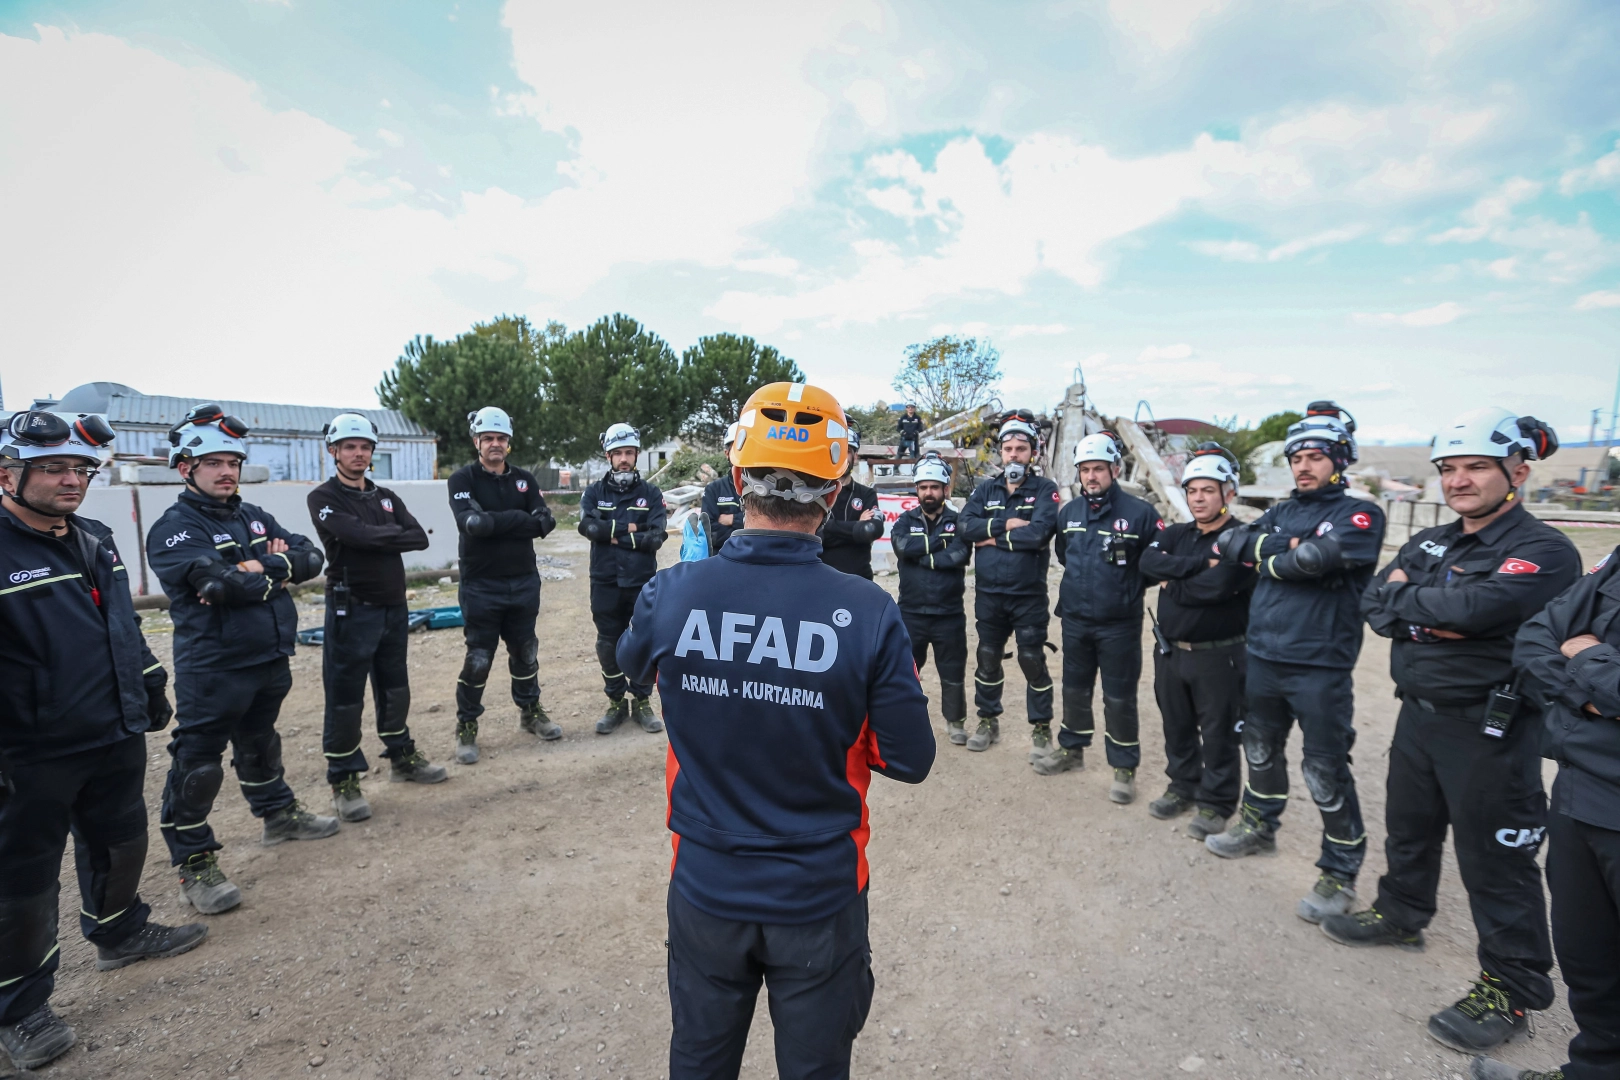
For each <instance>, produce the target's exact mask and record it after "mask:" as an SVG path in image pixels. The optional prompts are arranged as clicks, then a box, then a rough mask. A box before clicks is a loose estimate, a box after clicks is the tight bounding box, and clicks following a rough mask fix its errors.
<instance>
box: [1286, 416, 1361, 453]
mask: <svg viewBox="0 0 1620 1080" xmlns="http://www.w3.org/2000/svg"><path fill="white" fill-rule="evenodd" d="M1344 412H1345V411H1344V410H1343V409H1341V408H1340V407H1339V406H1338V405H1335V404H1334V403H1333V402H1331V401H1313V402H1311V403H1310V404H1309V405H1307V406H1306V407H1305V416H1304V418H1303V419H1300V420H1297V421H1295V422H1294V423H1292V424H1290V425H1288V434H1287V436H1286V437H1285V438H1284V439H1283V457H1285V458H1291V457H1293V456H1294V455H1295V454H1297V453H1298V452H1299V451H1301V450H1320V451H1322V453H1324V454H1326V455H1327V456H1328V457H1330V458H1332V459H1333V463H1334V464H1335V465H1337V466H1338V467H1339V468H1340V469H1345V468H1347V467H1349V466H1351V465H1354V464H1355V463H1356V460H1357V459H1358V458H1359V457H1360V456H1361V455H1360V451H1359V450H1358V449H1357V447H1356V420H1355V417H1353V416H1350V415H1349V414H1348V413H1345V415H1343V416H1341V415H1340V414H1341V413H1344Z"/></svg>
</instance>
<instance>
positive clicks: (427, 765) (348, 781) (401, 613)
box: [308, 413, 445, 821]
mask: <svg viewBox="0 0 1620 1080" xmlns="http://www.w3.org/2000/svg"><path fill="white" fill-rule="evenodd" d="M326 449H327V452H328V453H330V454H331V455H332V466H333V471H334V473H335V475H334V476H333V477H332V478H331V479H330V480H328V481H326V483H324V484H322V485H320V486H319V487H317V488H316V489H315V490H313V491H311V492H310V493H309V499H308V505H309V517H310V520H311V521H313V522H314V523H315V533H316V535H317V536H319V537H320V540H321V548H322V549H323V550H324V551H325V552H326V559H327V563H326V633H325V635H324V637H323V638H322V640H321V676H322V682H323V684H324V686H325V689H326V724H325V728H324V731H323V734H322V737H321V743H322V747H321V748H322V749H323V750H324V751H325V752H326V782H327V783H328V784H331V785H332V806H333V808H334V809H335V810H337V816H338V817H339V818H341V819H342V820H344V821H365V820H366V819H367V818H369V817H370V816H371V804H370V803H368V802H367V801H366V797H365V794H364V792H362V791H361V790H360V774H361V773H363V772H366V771H367V770H368V769H369V768H370V766H369V765H368V764H367V763H366V755H365V752H364V751H363V750H361V749H360V742H361V738H360V717H361V713H362V711H363V710H364V708H365V698H366V680H367V679H368V678H369V679H370V680H371V700H372V704H373V706H374V708H375V709H376V713H377V716H376V719H377V737H378V738H380V739H381V740H382V744H383V747H384V749H383V756H384V757H386V758H387V759H388V760H389V762H390V763H391V766H390V769H389V777H388V778H389V779H390V780H393V781H413V782H415V783H418V784H437V783H439V782H440V781H442V780H444V779H445V768H444V766H443V765H434V764H432V763H431V762H429V761H428V759H427V755H426V754H424V753H422V752H421V751H420V750H418V749H417V748H416V743H415V742H414V741H413V740H412V739H411V729H410V726H409V724H408V723H407V718H408V717H409V716H410V711H411V677H410V671H409V668H408V667H407V664H406V660H407V657H408V654H409V651H410V629H411V628H410V612H409V611H408V610H407V609H406V607H405V560H404V559H403V558H402V557H401V556H402V553H403V552H407V551H425V550H427V546H428V537H427V530H426V529H424V528H422V526H421V525H420V524H418V522H417V520H416V519H415V518H414V517H412V516H411V512H410V511H409V510H407V509H406V508H405V500H403V499H401V498H400V497H399V496H398V495H396V494H395V493H394V492H392V491H390V490H388V489H387V488H385V487H378V486H377V485H376V484H375V483H373V482H372V481H371V480H370V479H369V478H368V477H367V476H366V473H367V472H369V471H370V470H371V456H372V453H373V452H374V451H375V450H376V449H377V425H376V424H374V423H372V422H371V420H370V418H369V417H366V416H363V415H361V414H360V413H341V414H339V415H338V416H336V417H334V418H333V420H332V422H331V423H329V424H327V425H326Z"/></svg>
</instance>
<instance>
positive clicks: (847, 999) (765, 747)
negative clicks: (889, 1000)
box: [618, 383, 934, 1080]
mask: <svg viewBox="0 0 1620 1080" xmlns="http://www.w3.org/2000/svg"><path fill="white" fill-rule="evenodd" d="M776 409H787V410H790V411H791V413H793V414H794V415H793V419H794V420H801V421H802V419H803V418H804V417H806V416H810V417H814V421H813V422H810V423H805V422H800V423H795V424H781V423H778V422H777V421H773V420H770V419H768V418H767V417H766V416H765V415H764V414H765V413H766V412H767V411H771V410H776ZM743 417H744V421H745V422H746V421H747V419H749V418H750V417H751V418H753V419H754V420H755V423H754V424H753V426H744V427H743V428H742V430H741V432H740V434H739V436H738V444H737V448H736V451H735V454H736V456H735V457H734V459H733V465H734V468H733V477H734V479H735V481H736V485H737V488H738V490H740V491H742V493H743V502H744V504H745V506H746V511H747V514H748V528H746V529H744V530H742V531H741V532H739V533H736V534H735V535H733V536H732V538H731V540H730V542H729V543H727V544H726V546H725V547H724V548H722V549H721V550H720V554H719V556H718V557H717V558H713V559H703V560H701V561H698V562H683V563H678V564H676V565H675V566H673V567H671V568H670V569H668V570H665V571H664V572H662V573H661V574H659V575H658V576H657V577H656V578H654V579H653V580H652V581H651V582H650V583H648V585H647V586H646V587H645V588H644V589H642V590H641V593H640V596H639V599H638V600H637V601H636V609H635V619H634V621H633V624H632V626H631V628H630V629H629V630H628V631H626V633H625V634H624V636H623V637H622V638H620V639H619V648H618V657H619V662H620V666H621V667H622V668H623V669H624V671H625V672H626V673H627V674H628V675H629V676H630V677H631V678H633V679H648V680H650V679H652V678H653V677H654V676H655V675H656V677H657V679H658V682H659V695H660V697H661V699H662V700H663V703H664V710H665V715H666V716H667V717H668V718H669V738H670V741H669V749H668V763H667V768H666V775H667V776H668V791H669V816H668V821H669V828H670V830H671V831H672V832H673V833H674V834H675V837H674V845H675V858H674V862H673V865H672V866H671V874H670V878H671V880H670V890H669V938H668V950H669V999H670V1010H671V1012H672V1014H673V1019H674V1032H673V1034H672V1035H671V1036H670V1049H669V1059H670V1060H669V1078H670V1080H700V1078H701V1080H728V1078H734V1077H736V1076H737V1074H738V1072H739V1071H740V1069H741V1067H742V1059H743V1051H744V1049H745V1048H746V1045H747V1040H748V1029H749V1025H750V1023H751V1021H752V1019H753V1013H754V1005H755V1001H756V999H757V998H758V996H759V986H760V983H761V981H763V982H764V984H765V989H766V992H767V993H768V994H769V999H770V1011H771V1020H772V1023H773V1025H774V1027H775V1030H776V1069H777V1075H778V1076H780V1077H781V1078H782V1080H811V1078H814V1080H837V1078H841V1077H848V1076H849V1069H850V1050H851V1047H852V1045H853V1043H854V1040H855V1036H856V1035H857V1034H859V1033H860V1030H861V1028H862V1026H863V1025H864V1024H865V1022H866V1016H867V1013H868V1010H869V1009H870V1008H871V1004H872V991H873V978H872V963H871V946H870V944H869V942H868V937H867V879H868V870H867V861H866V841H867V837H868V836H869V834H870V825H869V822H868V817H867V808H866V789H867V787H868V785H869V784H870V782H871V774H872V773H873V772H874V771H875V772H879V773H882V774H883V775H885V776H889V777H892V778H894V779H896V780H900V781H902V782H905V783H913V784H915V783H920V782H921V781H922V780H923V779H924V778H925V777H926V776H927V775H928V770H929V768H930V767H931V766H932V764H933V760H934V735H933V732H932V731H930V730H929V724H928V700H927V699H926V698H925V697H924V696H923V692H922V687H921V686H920V685H918V682H917V675H916V670H915V668H914V667H913V665H912V657H911V648H910V645H909V643H908V641H907V638H906V629H905V625H904V624H903V623H902V622H901V617H900V612H899V611H898V610H896V608H895V605H894V601H893V600H891V599H890V598H889V596H888V594H887V593H885V592H884V591H883V590H882V589H881V588H879V587H878V586H876V585H874V584H873V583H871V582H869V581H863V580H861V579H860V578H858V577H855V576H853V575H851V574H841V573H838V572H837V571H835V570H833V569H832V568H831V567H828V566H826V565H825V564H823V563H822V562H821V560H820V559H819V558H818V557H817V548H819V547H820V543H819V541H818V540H817V539H816V531H817V529H818V528H819V527H820V525H821V519H822V518H823V517H825V516H826V514H827V512H828V509H829V508H830V506H831V504H832V502H833V500H834V498H835V497H836V492H837V490H838V482H839V478H840V477H841V476H842V475H843V472H844V465H845V462H844V461H843V460H842V459H843V458H845V457H846V456H847V449H846V440H845V430H846V425H845V422H844V412H843V409H841V408H840V407H839V405H838V402H837V401H835V400H834V399H833V397H832V395H830V394H828V393H827V392H826V391H824V390H821V389H819V388H817V387H814V386H806V385H805V384H803V383H772V384H770V385H767V386H763V387H761V388H760V389H759V390H756V391H755V392H754V395H753V396H752V397H751V398H749V400H748V403H747V404H746V405H745V406H744V410H743ZM785 427H790V428H795V429H797V430H795V431H793V433H792V434H793V436H794V437H793V438H781V437H780V431H781V429H782V428H785ZM773 433H776V434H777V435H778V437H777V438H774V439H773V438H772V434H773Z"/></svg>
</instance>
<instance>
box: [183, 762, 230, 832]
mask: <svg viewBox="0 0 1620 1080" xmlns="http://www.w3.org/2000/svg"><path fill="white" fill-rule="evenodd" d="M224 782H225V769H224V767H223V766H221V765H220V763H219V762H217V761H204V762H184V761H177V762H175V765H174V780H173V785H174V786H173V788H172V789H171V790H172V791H173V792H174V811H175V815H176V816H177V817H178V816H180V815H184V816H185V817H186V818H195V819H196V820H198V821H201V820H202V819H203V818H206V817H207V816H208V811H209V810H211V809H213V807H214V798H215V796H217V795H218V794H219V788H220V785H221V784H223V783H224Z"/></svg>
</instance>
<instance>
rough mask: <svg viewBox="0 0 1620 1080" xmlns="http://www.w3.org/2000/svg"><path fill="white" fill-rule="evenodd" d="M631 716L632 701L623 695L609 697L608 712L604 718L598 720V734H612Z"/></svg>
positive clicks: (604, 714)
mask: <svg viewBox="0 0 1620 1080" xmlns="http://www.w3.org/2000/svg"><path fill="white" fill-rule="evenodd" d="M629 718H630V703H629V702H628V701H626V700H624V698H622V697H616V698H608V707H607V712H605V713H603V714H602V719H600V720H598V721H597V722H596V733H597V734H598V735H611V734H613V733H614V732H615V731H618V730H619V725H620V724H622V723H624V722H625V721H626V720H628V719H629Z"/></svg>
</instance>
